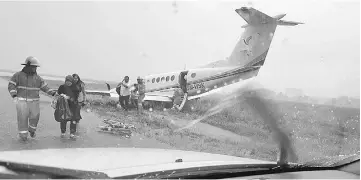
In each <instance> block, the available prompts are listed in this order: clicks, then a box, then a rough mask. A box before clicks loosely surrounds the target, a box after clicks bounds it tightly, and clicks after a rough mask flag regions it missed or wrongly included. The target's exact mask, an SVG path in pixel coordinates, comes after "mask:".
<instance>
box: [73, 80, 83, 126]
mask: <svg viewBox="0 0 361 180" xmlns="http://www.w3.org/2000/svg"><path fill="white" fill-rule="evenodd" d="M73 78H74V84H73V86H74V93H75V96H76V100H77V103H76V109H75V112H74V120H75V121H76V122H77V123H79V121H80V119H82V117H81V115H80V110H81V106H83V105H85V100H86V94H85V83H84V82H83V81H82V80H81V79H80V77H79V75H78V74H73Z"/></svg>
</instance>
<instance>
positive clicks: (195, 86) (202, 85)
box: [188, 82, 206, 90]
mask: <svg viewBox="0 0 361 180" xmlns="http://www.w3.org/2000/svg"><path fill="white" fill-rule="evenodd" d="M205 88H206V87H205V86H204V83H203V82H201V83H196V84H190V85H189V86H188V90H193V89H205Z"/></svg>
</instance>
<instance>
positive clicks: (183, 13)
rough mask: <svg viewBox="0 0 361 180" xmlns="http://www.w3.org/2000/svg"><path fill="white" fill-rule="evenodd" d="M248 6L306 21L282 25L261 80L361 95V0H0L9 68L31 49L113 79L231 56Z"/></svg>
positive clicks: (61, 65) (47, 68)
mask: <svg viewBox="0 0 361 180" xmlns="http://www.w3.org/2000/svg"><path fill="white" fill-rule="evenodd" d="M242 6H252V7H254V8H256V9H258V10H260V11H262V12H264V13H266V14H268V15H270V16H274V15H277V14H281V13H286V14H287V15H286V16H285V17H284V18H283V19H285V20H291V21H300V22H304V23H305V24H304V25H300V26H294V27H287V26H281V27H278V28H277V30H276V33H275V36H274V39H273V42H272V44H271V49H270V51H269V53H268V56H267V59H266V62H265V64H264V67H263V68H262V69H261V72H260V74H259V77H258V80H259V81H260V82H261V83H262V84H263V85H265V86H266V87H270V88H273V89H277V90H281V89H283V88H301V89H302V90H304V92H305V93H307V94H309V95H316V96H339V95H349V96H359V94H360V4H359V1H358V0H355V1H350V0H349V1H347V0H346V1H331V0H277V1H273V0H262V1H220V0H219V1H210V0H207V1H176V3H174V1H158V2H155V1H143V2H140V1H137V2H131V1H128V2H127V1H110V2H101V1H98V2H36V3H34V2H26V1H25V2H0V24H1V28H0V48H1V53H0V61H1V64H2V65H1V68H5V69H12V70H19V69H21V66H20V63H23V61H24V60H25V58H26V56H28V55H33V56H36V57H38V59H39V60H40V61H41V63H42V67H41V68H40V69H39V72H43V73H50V74H55V75H66V74H70V73H74V72H76V73H78V74H79V75H80V76H81V77H84V78H93V79H100V80H111V81H120V80H121V79H122V78H123V76H125V75H129V76H130V77H131V78H133V79H135V78H136V76H138V75H141V76H144V75H148V74H155V73H163V72H168V71H176V70H182V69H183V68H184V66H185V65H186V67H187V68H195V67H197V66H201V65H204V64H208V63H210V62H212V61H217V60H220V59H224V58H226V57H228V56H229V55H230V53H231V51H232V50H233V48H234V46H235V44H236V42H237V41H238V38H239V37H240V35H241V33H242V31H243V29H242V28H241V26H242V25H244V24H245V23H246V22H245V21H244V20H243V19H242V18H241V17H240V16H239V15H238V14H237V13H236V12H235V11H234V10H235V9H236V8H240V7H242Z"/></svg>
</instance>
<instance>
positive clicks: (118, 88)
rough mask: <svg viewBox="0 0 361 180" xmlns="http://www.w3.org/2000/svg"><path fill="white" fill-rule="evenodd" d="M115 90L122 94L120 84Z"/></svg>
mask: <svg viewBox="0 0 361 180" xmlns="http://www.w3.org/2000/svg"><path fill="white" fill-rule="evenodd" d="M115 91H117V93H118V95H120V86H118V87H117V88H115Z"/></svg>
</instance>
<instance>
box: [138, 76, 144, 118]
mask: <svg viewBox="0 0 361 180" xmlns="http://www.w3.org/2000/svg"><path fill="white" fill-rule="evenodd" d="M137 81H138V84H137V90H138V112H142V111H143V100H144V97H145V84H144V82H143V79H142V78H141V77H140V76H138V78H137Z"/></svg>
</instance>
